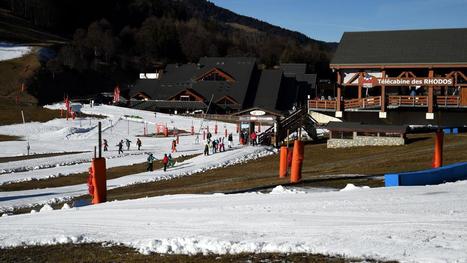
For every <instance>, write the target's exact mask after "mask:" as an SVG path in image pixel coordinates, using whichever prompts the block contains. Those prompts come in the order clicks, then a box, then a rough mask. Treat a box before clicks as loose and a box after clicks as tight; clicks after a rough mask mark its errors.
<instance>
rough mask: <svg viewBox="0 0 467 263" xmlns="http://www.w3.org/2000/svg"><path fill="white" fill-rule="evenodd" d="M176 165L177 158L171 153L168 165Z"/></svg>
mask: <svg viewBox="0 0 467 263" xmlns="http://www.w3.org/2000/svg"><path fill="white" fill-rule="evenodd" d="M174 166H175V160H174V158H172V155H171V154H169V162H168V167H174Z"/></svg>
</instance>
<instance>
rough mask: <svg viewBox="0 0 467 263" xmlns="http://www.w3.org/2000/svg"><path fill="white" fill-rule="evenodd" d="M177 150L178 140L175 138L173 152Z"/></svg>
mask: <svg viewBox="0 0 467 263" xmlns="http://www.w3.org/2000/svg"><path fill="white" fill-rule="evenodd" d="M176 151H177V141H176V140H173V141H172V153H174V152H176Z"/></svg>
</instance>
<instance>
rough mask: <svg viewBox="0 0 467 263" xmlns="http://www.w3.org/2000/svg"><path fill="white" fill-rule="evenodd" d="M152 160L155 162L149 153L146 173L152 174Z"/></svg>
mask: <svg viewBox="0 0 467 263" xmlns="http://www.w3.org/2000/svg"><path fill="white" fill-rule="evenodd" d="M154 160H156V158H154V155H152V153H149V156H148V168H147V169H146V171H148V172H152V170H153V166H152V164H153V162H154Z"/></svg>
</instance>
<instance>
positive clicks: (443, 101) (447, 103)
mask: <svg viewBox="0 0 467 263" xmlns="http://www.w3.org/2000/svg"><path fill="white" fill-rule="evenodd" d="M460 103H461V98H460V97H459V96H436V105H437V106H438V107H444V108H449V107H453V108H456V107H459V106H461V105H460Z"/></svg>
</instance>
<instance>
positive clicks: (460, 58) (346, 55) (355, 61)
mask: <svg viewBox="0 0 467 263" xmlns="http://www.w3.org/2000/svg"><path fill="white" fill-rule="evenodd" d="M466 47H467V28H460V29H427V30H398V31H374V32H345V33H344V35H343V36H342V39H341V41H340V44H339V47H338V49H337V51H336V53H335V55H334V57H333V59H332V61H331V67H338V66H344V65H404V64H467V48H466Z"/></svg>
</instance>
